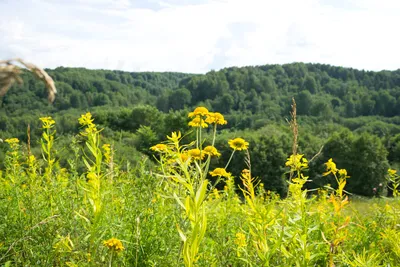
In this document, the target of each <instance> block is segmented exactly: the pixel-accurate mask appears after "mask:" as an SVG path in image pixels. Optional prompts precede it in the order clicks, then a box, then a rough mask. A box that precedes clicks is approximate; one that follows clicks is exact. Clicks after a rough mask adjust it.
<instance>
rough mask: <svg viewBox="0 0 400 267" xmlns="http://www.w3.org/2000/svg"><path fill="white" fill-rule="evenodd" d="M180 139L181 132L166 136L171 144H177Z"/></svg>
mask: <svg viewBox="0 0 400 267" xmlns="http://www.w3.org/2000/svg"><path fill="white" fill-rule="evenodd" d="M181 137H182V134H181V132H178V133H176V132H172V134H171V136H168V135H167V138H168V139H169V140H171V141H172V142H174V143H176V142H178V141H179V139H181Z"/></svg>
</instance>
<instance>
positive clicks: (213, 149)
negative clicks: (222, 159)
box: [203, 146, 221, 157]
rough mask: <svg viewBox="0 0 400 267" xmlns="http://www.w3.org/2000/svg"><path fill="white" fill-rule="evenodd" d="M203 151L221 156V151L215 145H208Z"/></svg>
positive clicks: (210, 154)
mask: <svg viewBox="0 0 400 267" xmlns="http://www.w3.org/2000/svg"><path fill="white" fill-rule="evenodd" d="M203 151H204V153H205V154H207V155H209V156H217V157H219V156H221V153H219V152H218V150H217V149H216V148H215V147H213V146H206V147H205V148H204V150H203Z"/></svg>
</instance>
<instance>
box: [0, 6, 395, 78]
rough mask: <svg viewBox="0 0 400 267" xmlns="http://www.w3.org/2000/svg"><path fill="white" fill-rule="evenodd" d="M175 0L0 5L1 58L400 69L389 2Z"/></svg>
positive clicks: (174, 67) (184, 66)
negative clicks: (304, 64)
mask: <svg viewBox="0 0 400 267" xmlns="http://www.w3.org/2000/svg"><path fill="white" fill-rule="evenodd" d="M180 3H182V2H181V1H176V0H165V1H158V2H156V1H154V0H153V1H147V2H145V1H137V0H73V1H66V0H65V1H61V0H57V1H49V0H35V1H28V0H25V1H18V2H17V1H5V2H0V43H2V49H1V50H0V57H3V56H20V57H23V58H26V59H28V60H30V61H32V62H35V63H38V64H40V65H42V66H44V67H51V68H53V67H57V66H60V65H62V66H76V67H78V66H84V67H87V68H97V69H99V68H106V69H124V70H127V71H182V72H206V71H209V70H210V69H211V68H214V69H218V68H222V67H229V66H243V65H256V64H257V65H259V64H275V63H290V62H294V61H303V62H315V63H327V64H332V65H340V66H346V67H354V68H360V69H371V70H380V69H397V68H399V67H400V66H399V62H400V60H399V59H400V56H399V55H398V53H397V49H398V47H400V39H399V38H400V37H399V36H398V35H397V34H396V33H397V25H400V18H399V16H398V15H397V14H399V13H400V4H399V2H398V1H395V0H388V1H380V4H376V3H377V2H376V1H372V0H352V1H351V0H350V1H345V0H338V1H336V0H320V1H317V0H305V1H296V0H282V1H269V0H246V1H245V0H196V1H195V2H193V1H184V2H183V3H184V4H180ZM24 8H25V10H24ZM16 10H19V11H16ZM4 51H5V52H4ZM2 53H3V54H4V55H2Z"/></svg>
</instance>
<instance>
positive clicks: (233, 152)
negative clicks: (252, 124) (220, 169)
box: [225, 150, 236, 170]
mask: <svg viewBox="0 0 400 267" xmlns="http://www.w3.org/2000/svg"><path fill="white" fill-rule="evenodd" d="M235 151H236V150H233V151H232V154H231V157H230V158H229V160H228V162H227V163H226V165H225V170H226V168H228V166H229V163H231V160H232V158H233V154H235Z"/></svg>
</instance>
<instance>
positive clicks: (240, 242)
mask: <svg viewBox="0 0 400 267" xmlns="http://www.w3.org/2000/svg"><path fill="white" fill-rule="evenodd" d="M235 244H236V245H237V246H238V247H245V246H247V243H246V236H245V235H244V234H243V233H241V232H239V233H236V238H235Z"/></svg>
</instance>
